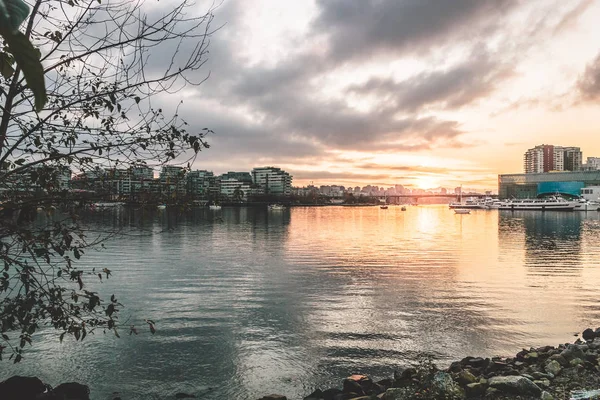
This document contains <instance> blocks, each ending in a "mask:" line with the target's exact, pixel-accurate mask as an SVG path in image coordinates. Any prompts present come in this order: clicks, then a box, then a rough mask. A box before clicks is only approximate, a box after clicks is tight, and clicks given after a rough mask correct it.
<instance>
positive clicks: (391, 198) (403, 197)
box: [368, 193, 498, 204]
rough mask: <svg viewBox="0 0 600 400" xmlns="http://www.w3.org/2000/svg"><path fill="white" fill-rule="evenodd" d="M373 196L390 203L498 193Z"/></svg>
mask: <svg viewBox="0 0 600 400" xmlns="http://www.w3.org/2000/svg"><path fill="white" fill-rule="evenodd" d="M368 197H371V198H375V199H379V200H380V201H385V202H386V203H390V204H399V203H400V200H406V199H411V200H414V201H415V202H417V203H418V202H419V199H426V198H427V199H436V198H437V199H449V200H455V201H460V198H461V197H462V198H463V199H464V198H471V197H473V198H478V199H483V198H485V197H492V198H498V195H491V196H490V195H487V194H482V193H469V194H464V193H463V194H462V195H460V194H456V193H446V194H441V193H421V194H393V195H387V196H368Z"/></svg>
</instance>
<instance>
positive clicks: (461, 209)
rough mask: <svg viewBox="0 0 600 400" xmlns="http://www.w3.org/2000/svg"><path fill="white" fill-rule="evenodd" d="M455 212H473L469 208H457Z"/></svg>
mask: <svg viewBox="0 0 600 400" xmlns="http://www.w3.org/2000/svg"><path fill="white" fill-rule="evenodd" d="M454 214H471V210H469V209H468V208H455V209H454Z"/></svg>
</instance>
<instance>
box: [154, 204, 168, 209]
mask: <svg viewBox="0 0 600 400" xmlns="http://www.w3.org/2000/svg"><path fill="white" fill-rule="evenodd" d="M156 208H158V209H159V210H164V209H165V208H167V205H166V204H159V205H158V206H156Z"/></svg>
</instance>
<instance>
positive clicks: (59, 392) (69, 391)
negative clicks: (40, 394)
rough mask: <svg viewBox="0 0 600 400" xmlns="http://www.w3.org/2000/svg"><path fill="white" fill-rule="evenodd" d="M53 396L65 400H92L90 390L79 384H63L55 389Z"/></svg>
mask: <svg viewBox="0 0 600 400" xmlns="http://www.w3.org/2000/svg"><path fill="white" fill-rule="evenodd" d="M52 394H54V396H55V397H56V398H59V399H65V400H90V388H89V387H88V386H87V385H82V384H81V383H77V382H68V383H61V384H60V385H58V386H57V387H55V388H54V390H53V391H52Z"/></svg>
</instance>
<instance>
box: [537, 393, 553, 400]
mask: <svg viewBox="0 0 600 400" xmlns="http://www.w3.org/2000/svg"><path fill="white" fill-rule="evenodd" d="M540 400H554V397H552V395H551V394H550V393H548V392H546V391H544V392H542V395H541V396H540Z"/></svg>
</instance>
